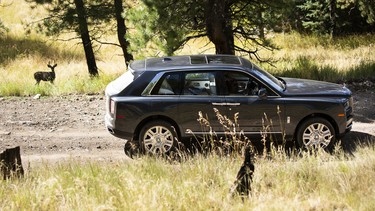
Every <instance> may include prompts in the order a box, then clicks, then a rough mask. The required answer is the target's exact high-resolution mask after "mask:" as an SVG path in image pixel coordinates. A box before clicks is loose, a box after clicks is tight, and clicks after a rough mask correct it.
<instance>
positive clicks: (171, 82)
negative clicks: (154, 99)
mask: <svg viewBox="0 0 375 211" xmlns="http://www.w3.org/2000/svg"><path fill="white" fill-rule="evenodd" d="M180 75H181V74H179V73H166V74H165V75H164V76H163V77H162V78H161V79H160V80H159V82H158V83H157V85H156V86H155V88H154V89H153V90H152V92H151V94H152V95H179V94H180V93H181V77H180Z"/></svg>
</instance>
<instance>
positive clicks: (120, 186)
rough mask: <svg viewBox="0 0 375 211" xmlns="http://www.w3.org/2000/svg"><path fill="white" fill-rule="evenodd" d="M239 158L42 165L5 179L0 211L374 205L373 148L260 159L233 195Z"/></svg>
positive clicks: (361, 207) (0, 191)
mask: <svg viewBox="0 0 375 211" xmlns="http://www.w3.org/2000/svg"><path fill="white" fill-rule="evenodd" d="M241 163H242V158H241V157H240V156H229V157H220V156H216V155H208V156H200V155H197V156H195V157H193V158H190V159H188V160H187V161H185V162H182V163H170V162H167V161H166V160H163V159H156V158H150V157H143V158H141V159H139V160H136V161H117V162H113V163H102V162H99V161H98V162H95V161H91V162H87V161H79V160H71V161H69V162H65V163H60V164H48V163H44V164H42V165H40V166H36V167H33V168H32V169H29V171H27V173H26V175H25V177H24V178H23V179H13V180H8V181H0V183H1V185H0V202H1V203H0V209H1V210H15V209H22V210H67V209H69V210H70V209H72V210H98V209H100V210H102V209H105V210H106V209H119V210H190V209H192V208H194V210H252V209H258V210H259V209H260V210H311V209H314V210H333V209H340V210H343V209H347V210H373V209H374V208H375V194H374V193H373V190H374V189H375V181H374V180H375V165H374V164H375V149H374V148H373V147H359V148H358V149H357V151H356V152H355V154H354V157H351V158H349V159H347V158H345V156H344V155H340V154H338V155H336V156H332V155H327V154H324V153H323V154H320V155H319V156H310V155H307V154H305V155H304V156H303V157H300V158H297V157H293V158H287V157H285V155H283V154H282V153H281V154H280V153H276V154H275V155H274V156H273V158H272V159H271V160H269V159H264V158H262V157H259V158H258V159H257V160H256V162H255V173H254V179H253V183H252V188H253V189H252V194H251V196H250V198H249V199H247V200H245V201H244V202H242V200H241V199H240V197H238V196H234V197H231V196H230V195H229V189H230V187H231V185H232V184H233V182H234V180H235V177H236V173H237V171H238V169H239V167H240V165H241Z"/></svg>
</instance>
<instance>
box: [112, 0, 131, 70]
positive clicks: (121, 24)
mask: <svg viewBox="0 0 375 211" xmlns="http://www.w3.org/2000/svg"><path fill="white" fill-rule="evenodd" d="M115 12H116V21H117V38H118V41H119V43H120V46H121V48H122V52H123V53H124V59H125V65H126V66H128V65H129V62H130V61H131V60H133V55H132V54H130V53H128V46H129V42H128V41H127V40H126V37H125V36H126V31H127V28H126V25H125V19H124V18H123V17H122V13H123V12H124V7H123V5H122V0H115Z"/></svg>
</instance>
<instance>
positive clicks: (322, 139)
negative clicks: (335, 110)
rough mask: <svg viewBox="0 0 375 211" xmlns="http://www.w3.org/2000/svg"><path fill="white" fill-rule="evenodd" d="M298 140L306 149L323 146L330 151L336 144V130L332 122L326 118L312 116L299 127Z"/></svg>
mask: <svg viewBox="0 0 375 211" xmlns="http://www.w3.org/2000/svg"><path fill="white" fill-rule="evenodd" d="M297 141H298V144H299V146H300V147H302V148H304V149H308V150H315V149H318V148H323V149H326V150H329V151H330V150H331V149H332V148H333V146H334V144H335V130H334V128H333V126H332V124H331V123H330V122H329V121H328V120H326V119H324V118H320V117H314V118H310V119H308V120H306V121H304V122H303V123H302V124H301V125H300V127H299V128H298V131H297Z"/></svg>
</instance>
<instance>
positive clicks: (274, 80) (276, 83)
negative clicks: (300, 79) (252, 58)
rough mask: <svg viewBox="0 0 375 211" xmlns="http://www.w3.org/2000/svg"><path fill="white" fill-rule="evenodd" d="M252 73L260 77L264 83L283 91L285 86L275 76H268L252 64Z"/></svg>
mask: <svg viewBox="0 0 375 211" xmlns="http://www.w3.org/2000/svg"><path fill="white" fill-rule="evenodd" d="M253 71H254V72H255V73H256V74H257V75H258V76H260V77H261V78H262V79H263V80H265V81H266V82H268V83H270V84H272V85H273V86H274V87H275V88H278V89H282V90H285V84H284V83H283V81H282V80H280V79H278V78H276V77H275V76H273V75H271V74H269V73H268V72H267V71H264V70H262V69H261V68H260V67H258V66H256V65H255V64H253Z"/></svg>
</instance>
